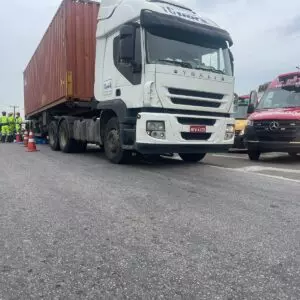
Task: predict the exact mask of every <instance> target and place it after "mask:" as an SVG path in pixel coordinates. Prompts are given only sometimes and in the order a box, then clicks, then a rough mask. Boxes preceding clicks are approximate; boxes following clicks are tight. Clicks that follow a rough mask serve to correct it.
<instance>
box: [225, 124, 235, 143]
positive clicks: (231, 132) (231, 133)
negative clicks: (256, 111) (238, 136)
mask: <svg viewBox="0 0 300 300" xmlns="http://www.w3.org/2000/svg"><path fill="white" fill-rule="evenodd" d="M234 129H235V128H234V125H232V124H227V125H226V132H225V140H231V139H232V138H233V137H234V132H235V130H234Z"/></svg>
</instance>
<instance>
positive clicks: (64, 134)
mask: <svg viewBox="0 0 300 300" xmlns="http://www.w3.org/2000/svg"><path fill="white" fill-rule="evenodd" d="M58 141H59V147H60V150H61V151H62V152H64V153H73V152H76V148H77V142H76V141H75V140H74V139H73V138H71V137H70V131H69V126H68V123H67V121H66V120H63V121H62V122H61V123H60V125H59V129H58Z"/></svg>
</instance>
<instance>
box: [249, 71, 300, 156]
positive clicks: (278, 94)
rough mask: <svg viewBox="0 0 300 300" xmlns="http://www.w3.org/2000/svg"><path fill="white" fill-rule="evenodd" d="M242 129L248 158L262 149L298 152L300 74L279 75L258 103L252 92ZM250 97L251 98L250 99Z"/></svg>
mask: <svg viewBox="0 0 300 300" xmlns="http://www.w3.org/2000/svg"><path fill="white" fill-rule="evenodd" d="M250 98H251V99H252V100H251V101H250V103H251V104H250V105H249V108H248V112H249V113H251V115H250V116H249V118H248V122H247V126H246V129H245V144H246V147H247V148H248V155H249V158H250V160H259V157H260V154H261V153H265V152H287V153H289V154H290V155H291V156H297V154H298V153H300V73H299V72H294V73H287V74H282V75H279V76H278V77H277V78H276V79H275V80H273V81H272V82H271V84H270V85H269V86H268V88H267V90H266V91H265V93H264V94H263V96H262V98H261V99H260V101H259V102H258V97H257V92H255V91H252V92H251V96H250ZM253 99H254V100H253ZM253 101H254V102H255V103H257V104H256V105H253V103H254V102H253Z"/></svg>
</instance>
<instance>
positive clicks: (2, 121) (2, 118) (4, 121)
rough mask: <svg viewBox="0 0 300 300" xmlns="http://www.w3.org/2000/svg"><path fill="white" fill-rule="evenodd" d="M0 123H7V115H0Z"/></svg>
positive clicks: (3, 124)
mask: <svg viewBox="0 0 300 300" xmlns="http://www.w3.org/2000/svg"><path fill="white" fill-rule="evenodd" d="M0 123H1V125H2V126H5V125H8V117H7V116H1V117H0Z"/></svg>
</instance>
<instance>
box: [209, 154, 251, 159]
mask: <svg viewBox="0 0 300 300" xmlns="http://www.w3.org/2000/svg"><path fill="white" fill-rule="evenodd" d="M212 156H215V157H225V158H238V159H246V160H248V157H242V156H237V155H224V154H213V155H212Z"/></svg>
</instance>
